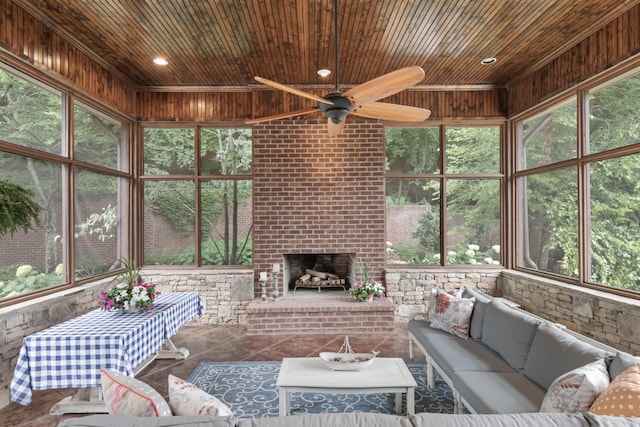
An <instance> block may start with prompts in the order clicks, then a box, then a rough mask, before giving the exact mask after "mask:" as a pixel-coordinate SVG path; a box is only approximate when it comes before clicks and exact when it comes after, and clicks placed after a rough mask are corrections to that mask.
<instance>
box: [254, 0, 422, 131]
mask: <svg viewBox="0 0 640 427" xmlns="http://www.w3.org/2000/svg"><path fill="white" fill-rule="evenodd" d="M333 11H334V17H333V18H334V24H333V25H334V30H335V37H334V41H335V63H334V66H335V92H332V93H330V94H327V95H325V96H322V97H321V96H316V95H313V94H311V93H308V92H305V91H302V90H299V89H296V88H294V87H291V86H287V85H284V84H282V83H278V82H274V81H272V80H269V79H265V78H264V77H258V76H256V77H255V79H256V80H257V81H258V82H260V83H263V84H265V85H267V86H271V87H273V88H275V89H280V90H282V91H284V92H288V93H291V94H294V95H298V96H301V97H303V98H308V99H312V100H314V101H316V102H317V105H316V106H314V107H311V108H307V109H304V110H298V111H290V112H288V113H281V114H274V115H271V116H266V117H261V118H257V119H251V120H246V121H245V123H247V124H253V123H261V122H268V121H270V120H280V119H286V118H288V117H294V116H301V115H304V114H310V113H313V112H316V111H318V110H320V111H322V112H323V113H324V114H325V115H326V116H327V127H328V132H329V136H330V137H334V136H337V135H339V134H340V133H341V132H342V128H343V127H344V122H345V119H346V117H347V115H349V114H353V115H354V116H360V117H366V118H371V119H379V120H392V121H401V122H420V121H423V120H426V119H428V118H429V116H431V111H430V110H427V109H425V108H419V107H411V106H408V105H399V104H390V103H386V102H375V101H377V100H378V99H382V98H386V97H387V96H390V95H393V94H394V93H398V92H401V91H403V90H405V89H406V88H408V87H410V86H413V85H416V84H418V83H419V82H420V81H421V80H422V79H423V78H424V70H423V69H422V68H420V67H418V66H413V67H406V68H401V69H399V70H396V71H392V72H390V73H387V74H383V75H382V76H380V77H376V78H374V79H372V80H369V81H367V82H365V83H362V84H360V85H358V86H356V87H354V88H352V89H349V90H347V91H346V92H344V93H341V92H340V89H339V80H338V0H334V7H333Z"/></svg>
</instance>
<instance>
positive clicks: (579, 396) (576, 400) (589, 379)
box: [540, 359, 609, 412]
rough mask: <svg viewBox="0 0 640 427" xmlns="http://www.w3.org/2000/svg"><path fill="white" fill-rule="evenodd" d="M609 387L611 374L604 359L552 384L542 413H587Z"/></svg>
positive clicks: (578, 369)
mask: <svg viewBox="0 0 640 427" xmlns="http://www.w3.org/2000/svg"><path fill="white" fill-rule="evenodd" d="M608 386H609V372H608V371H607V364H606V363H605V361H604V359H600V360H597V361H595V362H591V363H588V364H586V365H584V366H581V367H579V368H576V369H574V370H572V371H569V372H567V373H565V374H562V375H560V377H558V378H556V380H555V381H554V382H552V383H551V386H550V387H549V389H548V390H547V394H545V396H544V399H543V400H542V405H541V406H540V412H586V411H588V410H589V408H590V407H591V405H592V404H593V401H594V400H596V398H597V397H598V396H599V395H600V393H602V392H603V391H604V390H605V389H606V388H607V387H608Z"/></svg>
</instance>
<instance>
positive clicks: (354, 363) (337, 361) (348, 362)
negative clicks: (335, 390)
mask: <svg viewBox="0 0 640 427" xmlns="http://www.w3.org/2000/svg"><path fill="white" fill-rule="evenodd" d="M378 353H380V352H379V351H372V352H371V353H354V352H353V350H352V349H351V345H349V337H344V343H343V344H342V347H340V350H339V351H338V352H337V353H332V352H326V351H325V352H322V353H320V360H322V363H324V364H325V366H327V367H328V368H330V369H332V370H334V371H357V370H359V369H362V368H366V367H367V366H371V364H372V363H373V361H374V360H375V358H376V356H377V355H378Z"/></svg>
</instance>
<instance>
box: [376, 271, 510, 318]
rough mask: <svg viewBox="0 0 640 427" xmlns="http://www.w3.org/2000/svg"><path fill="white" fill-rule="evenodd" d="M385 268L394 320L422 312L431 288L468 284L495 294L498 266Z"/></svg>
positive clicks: (450, 287)
mask: <svg viewBox="0 0 640 427" xmlns="http://www.w3.org/2000/svg"><path fill="white" fill-rule="evenodd" d="M385 272H386V274H385V280H386V286H387V297H388V298H389V299H391V300H392V301H393V303H394V305H395V307H396V310H395V317H396V321H400V322H406V321H407V320H408V318H409V316H410V315H411V314H412V313H413V312H426V310H427V306H428V302H429V297H430V294H431V290H432V289H446V290H450V289H463V288H472V289H478V290H479V291H480V292H483V293H486V294H488V295H497V294H498V290H497V286H498V285H497V283H498V277H499V276H500V274H501V272H502V270H482V271H471V270H462V269H460V270H450V269H447V270H442V269H439V270H435V269H431V270H418V269H401V268H391V269H386V270H385Z"/></svg>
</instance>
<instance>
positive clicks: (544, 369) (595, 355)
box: [522, 322, 608, 389]
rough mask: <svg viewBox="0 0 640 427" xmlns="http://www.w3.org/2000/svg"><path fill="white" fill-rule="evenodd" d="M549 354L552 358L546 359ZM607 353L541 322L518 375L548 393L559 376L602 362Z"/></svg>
mask: <svg viewBox="0 0 640 427" xmlns="http://www.w3.org/2000/svg"><path fill="white" fill-rule="evenodd" d="M550 354H552V355H553V357H549V355H550ZM607 355H608V353H607V352H606V351H604V350H602V349H599V348H597V347H594V346H592V345H591V344H588V343H586V342H584V341H580V340H579V339H577V338H576V337H574V336H572V335H569V334H568V333H567V332H566V331H563V330H562V329H560V328H558V327H557V326H555V325H553V324H551V323H549V322H542V323H541V324H540V326H539V327H538V331H537V332H536V335H535V337H534V338H533V342H532V343H531V349H530V350H529V355H528V357H527V362H526V363H525V365H524V369H523V370H522V373H523V374H524V375H526V376H527V378H529V379H530V380H532V381H535V382H536V383H537V384H538V385H540V386H541V387H542V388H544V389H548V388H549V386H550V385H551V383H552V382H553V381H555V380H556V378H558V377H559V376H560V375H562V374H564V373H566V372H569V371H571V370H573V369H576V368H579V367H581V366H584V365H586V364H588V363H591V362H594V361H596V360H601V359H602V360H604V358H605V357H607Z"/></svg>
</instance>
